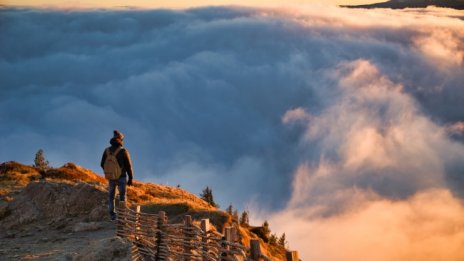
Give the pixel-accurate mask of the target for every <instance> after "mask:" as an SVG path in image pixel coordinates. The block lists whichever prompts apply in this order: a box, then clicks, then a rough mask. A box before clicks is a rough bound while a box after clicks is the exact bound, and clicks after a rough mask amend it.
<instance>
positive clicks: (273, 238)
mask: <svg viewBox="0 0 464 261" xmlns="http://www.w3.org/2000/svg"><path fill="white" fill-rule="evenodd" d="M277 241H278V239H277V235H276V234H272V235H271V236H270V237H269V244H271V245H273V246H276V245H277Z"/></svg>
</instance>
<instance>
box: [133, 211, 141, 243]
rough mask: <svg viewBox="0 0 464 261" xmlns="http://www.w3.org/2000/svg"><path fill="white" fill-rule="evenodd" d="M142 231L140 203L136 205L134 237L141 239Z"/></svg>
mask: <svg viewBox="0 0 464 261" xmlns="http://www.w3.org/2000/svg"><path fill="white" fill-rule="evenodd" d="M139 232H140V205H137V206H136V207H135V220H134V239H135V240H139V239H140V237H139Z"/></svg>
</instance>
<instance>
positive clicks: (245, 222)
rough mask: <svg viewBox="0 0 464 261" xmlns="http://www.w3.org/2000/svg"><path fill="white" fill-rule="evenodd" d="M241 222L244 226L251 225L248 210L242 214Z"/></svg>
mask: <svg viewBox="0 0 464 261" xmlns="http://www.w3.org/2000/svg"><path fill="white" fill-rule="evenodd" d="M239 223H240V225H241V226H243V227H249V226H250V218H249V215H248V211H243V212H242V215H241V216H240V220H239Z"/></svg>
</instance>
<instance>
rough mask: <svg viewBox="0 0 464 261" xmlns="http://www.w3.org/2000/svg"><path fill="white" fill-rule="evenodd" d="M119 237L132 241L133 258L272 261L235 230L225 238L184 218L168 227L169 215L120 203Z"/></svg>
mask: <svg viewBox="0 0 464 261" xmlns="http://www.w3.org/2000/svg"><path fill="white" fill-rule="evenodd" d="M117 212H118V221H117V235H118V236H120V237H124V238H126V239H128V240H129V241H131V242H132V259H133V260H134V261H138V260H150V261H151V260H155V261H158V260H168V261H179V260H185V261H229V260H230V261H262V260H266V261H267V260H271V259H270V258H269V257H267V256H265V255H263V254H262V253H261V249H260V245H259V241H258V240H256V239H252V240H251V242H250V248H247V247H245V246H244V245H242V244H240V243H239V242H238V231H237V229H236V228H235V227H227V228H225V234H224V235H222V234H220V233H217V232H216V231H213V230H211V229H210V225H209V220H208V219H202V220H201V225H200V226H197V225H195V224H193V222H192V217H191V216H189V215H186V216H185V219H184V222H183V223H180V224H169V223H168V219H167V216H166V213H165V212H163V211H160V212H159V213H158V214H148V213H142V212H140V206H137V207H136V209H135V210H132V209H130V208H128V207H127V206H126V204H125V202H119V206H118V208H117ZM286 259H287V261H298V254H297V252H295V251H293V252H290V251H289V252H287V256H286Z"/></svg>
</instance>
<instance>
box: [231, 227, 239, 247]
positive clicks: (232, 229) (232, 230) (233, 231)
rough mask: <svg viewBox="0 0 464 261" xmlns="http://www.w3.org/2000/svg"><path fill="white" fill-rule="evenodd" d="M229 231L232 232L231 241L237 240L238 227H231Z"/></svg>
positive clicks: (235, 241)
mask: <svg viewBox="0 0 464 261" xmlns="http://www.w3.org/2000/svg"><path fill="white" fill-rule="evenodd" d="M230 233H231V234H232V238H231V242H232V243H237V242H238V229H237V227H231V228H230Z"/></svg>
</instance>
